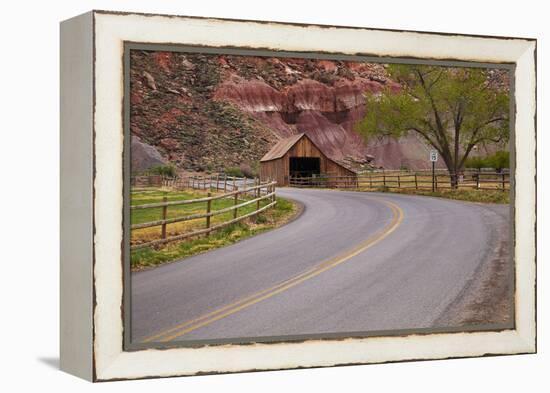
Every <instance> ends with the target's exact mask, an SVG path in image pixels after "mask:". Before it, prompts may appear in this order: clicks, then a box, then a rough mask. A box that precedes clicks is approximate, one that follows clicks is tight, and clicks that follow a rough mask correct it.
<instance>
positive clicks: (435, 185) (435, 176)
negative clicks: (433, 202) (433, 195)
mask: <svg viewBox="0 0 550 393" xmlns="http://www.w3.org/2000/svg"><path fill="white" fill-rule="evenodd" d="M434 181H435V184H434V187H435V190H436V191H437V175H434Z"/></svg>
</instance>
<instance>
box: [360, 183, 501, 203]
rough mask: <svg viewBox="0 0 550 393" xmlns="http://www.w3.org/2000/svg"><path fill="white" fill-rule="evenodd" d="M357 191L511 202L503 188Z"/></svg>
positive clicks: (471, 200) (381, 188)
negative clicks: (433, 190)
mask: <svg viewBox="0 0 550 393" xmlns="http://www.w3.org/2000/svg"><path fill="white" fill-rule="evenodd" d="M355 190H356V191H367V192H368V191H371V192H392V193H397V194H408V195H424V196H432V197H438V198H447V199H455V200H460V201H468V202H481V203H502V204H507V203H510V192H509V191H501V190H474V189H471V188H470V189H466V188H462V189H457V190H452V189H446V190H437V191H435V192H432V191H431V190H415V189H404V188H401V189H397V188H389V187H378V188H358V189H355Z"/></svg>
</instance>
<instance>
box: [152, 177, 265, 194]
mask: <svg viewBox="0 0 550 393" xmlns="http://www.w3.org/2000/svg"><path fill="white" fill-rule="evenodd" d="M161 184H162V187H166V188H171V189H176V190H183V189H186V188H192V189H195V190H209V191H223V192H224V193H225V192H228V191H235V190H242V193H243V194H247V193H249V192H250V190H251V187H254V186H256V185H258V184H260V179H258V178H254V179H249V178H246V177H234V176H227V175H224V174H215V175H208V176H200V175H191V176H183V177H174V178H164V179H163V180H162V182H161ZM262 192H265V190H264V189H262Z"/></svg>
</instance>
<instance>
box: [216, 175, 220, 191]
mask: <svg viewBox="0 0 550 393" xmlns="http://www.w3.org/2000/svg"><path fill="white" fill-rule="evenodd" d="M219 188H220V174H219V173H216V192H217V191H218V189H219Z"/></svg>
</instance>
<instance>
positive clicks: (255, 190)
mask: <svg viewBox="0 0 550 393" xmlns="http://www.w3.org/2000/svg"><path fill="white" fill-rule="evenodd" d="M166 180H167V179H164V180H163V186H164V187H168V186H169V184H170V183H164V182H165V181H166ZM170 180H174V179H170ZM255 183H256V184H255V185H252V186H249V187H246V188H244V189H243V188H238V187H237V188H236V189H234V190H232V191H230V192H224V193H222V194H220V195H212V193H211V192H210V191H209V192H208V194H207V195H208V196H207V197H203V198H196V199H186V200H179V201H168V197H167V196H166V195H165V196H164V197H163V201H162V202H156V203H148V204H143V205H133V206H131V207H130V209H131V210H140V209H158V208H161V209H162V217H161V219H159V220H154V221H148V222H143V223H138V224H132V225H131V229H132V230H137V229H144V228H151V227H157V226H160V227H161V237H160V239H156V240H152V241H148V242H145V243H138V244H133V245H131V246H130V249H131V250H137V249H140V248H144V247H150V246H155V245H159V244H164V243H168V242H173V241H176V240H182V239H186V238H189V237H194V236H199V235H208V234H210V232H212V231H215V230H217V229H221V228H224V227H226V226H228V225H231V224H234V223H236V222H240V221H242V220H244V219H246V218H248V217H252V216H256V215H258V214H259V213H261V212H263V211H265V210H267V209H269V208H270V207H273V206H275V204H276V203H277V201H276V195H275V185H276V182H274V181H272V182H265V183H261V182H259V181H258V180H255ZM217 190H219V188H218V189H217ZM247 194H251V195H252V199H245V200H243V199H239V196H245V197H246V195H247ZM222 198H232V199H233V205H232V206H228V207H225V208H222V209H218V210H212V202H213V201H216V200H219V199H222ZM261 201H267V204H266V205H265V206H260V203H261ZM202 203H204V204H205V211H204V213H195V214H190V215H186V216H179V217H173V218H168V208H169V207H170V206H179V205H190V204H202ZM254 203H255V204H256V206H255V209H254V210H253V211H252V212H248V213H246V214H243V215H241V216H239V215H238V210H239V209H240V208H243V207H246V206H248V205H252V204H254ZM228 212H233V215H232V218H231V219H230V220H228V221H224V222H221V223H217V224H215V225H212V224H211V218H212V217H214V216H217V215H221V214H224V213H228ZM197 219H205V227H204V228H203V229H199V230H193V231H190V232H186V233H182V234H178V235H174V236H168V235H167V225H169V224H174V223H177V222H183V221H190V220H197Z"/></svg>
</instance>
